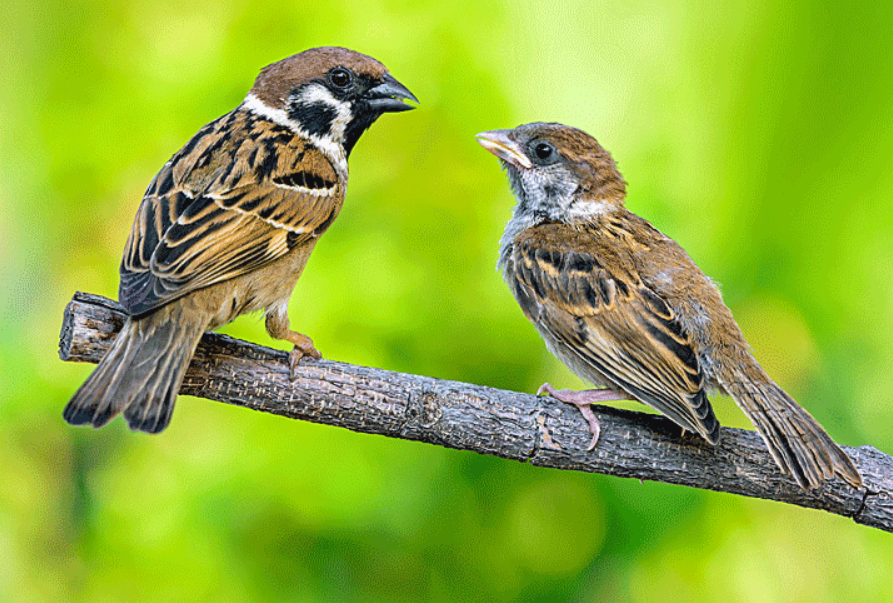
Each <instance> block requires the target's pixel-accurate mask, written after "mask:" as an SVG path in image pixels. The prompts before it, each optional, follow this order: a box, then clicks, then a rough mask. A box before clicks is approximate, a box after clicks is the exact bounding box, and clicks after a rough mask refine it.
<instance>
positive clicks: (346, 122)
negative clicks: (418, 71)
mask: <svg viewBox="0 0 893 603" xmlns="http://www.w3.org/2000/svg"><path fill="white" fill-rule="evenodd" d="M404 100H411V101H413V102H416V103H417V102H418V99H416V97H415V96H414V95H413V94H412V92H410V91H409V90H408V89H407V88H406V87H405V86H404V85H403V84H401V83H400V82H398V81H397V80H396V79H395V78H394V77H393V76H392V75H391V74H390V73H388V70H387V69H386V68H385V66H384V65H382V64H381V63H379V62H378V61H376V60H375V59H373V58H372V57H369V56H366V55H364V54H360V53H358V52H354V51H352V50H348V49H346V48H337V47H323V48H311V49H310V50H305V51H304V52H302V53H299V54H296V55H293V56H290V57H288V58H285V59H282V60H281V61H279V62H277V63H273V64H272V65H268V66H267V67H264V68H263V69H262V70H261V72H260V75H258V76H257V80H256V81H255V83H254V87H253V88H252V89H251V91H250V92H249V93H248V96H247V97H246V99H245V104H246V105H247V106H248V108H249V109H251V110H253V111H254V112H255V113H259V114H261V115H263V116H265V117H267V118H270V119H273V120H274V121H277V122H279V123H282V125H286V126H288V127H290V128H291V129H293V130H295V131H296V132H297V133H299V134H302V135H305V136H307V137H308V138H310V139H311V140H312V141H314V142H316V143H317V144H318V145H319V146H323V147H325V146H331V145H337V146H339V147H341V148H343V149H344V155H345V156H346V155H349V154H350V151H351V150H352V149H353V147H354V145H355V144H356V143H357V140H359V138H360V135H362V133H363V132H364V131H366V129H367V128H369V126H371V125H372V124H373V123H374V122H375V120H376V119H378V118H379V117H381V115H382V114H384V113H392V112H397V111H407V110H409V109H413V108H414V107H413V105H408V104H406V103H405V102H403V101H404Z"/></svg>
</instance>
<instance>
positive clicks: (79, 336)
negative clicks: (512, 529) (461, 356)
mask: <svg viewBox="0 0 893 603" xmlns="http://www.w3.org/2000/svg"><path fill="white" fill-rule="evenodd" d="M124 319H125V314H124V312H123V310H122V309H121V307H120V306H119V305H118V304H117V303H116V302H113V301H111V300H108V299H105V298H103V297H99V296H96V295H90V294H86V293H76V294H75V295H74V297H73V298H72V300H71V302H70V303H69V304H68V306H67V307H66V308H65V317H64V321H63V325H62V333H61V337H60V342H59V355H60V357H61V358H62V360H71V361H80V362H94V363H95V362H98V361H99V360H100V358H102V356H103V354H104V353H105V351H106V349H107V348H108V347H109V344H110V341H111V340H112V339H113V338H114V335H115V334H116V333H117V332H118V330H120V328H121V326H122V324H123V322H124ZM180 393H182V394H188V395H192V396H200V397H202V398H209V399H211V400H217V401H220V402H226V403H228V404H235V405H237V406H244V407H246V408H251V409H254V410H261V411H264V412H269V413H273V414H277V415H282V416H285V417H289V418H292V419H303V420H305V421H312V422H314V423H323V424H326V425H336V426H338V427H346V428H347V429H351V430H353V431H359V432H363V433H376V434H380V435H384V436H388V437H394V438H403V439H406V440H417V441H420V442H427V443H429V444H435V445H439V446H446V447H449V448H457V449H461V450H473V451H475V452H479V453H481V454H491V455H494V456H499V457H503V458H507V459H513V460H516V461H522V462H529V463H531V464H533V465H538V466H542V467H553V468H556V469H574V470H577V471H589V472H593V473H604V474H607V475H616V476H620V477H632V478H638V479H641V480H646V479H647V480H655V481H661V482H666V483H670V484H682V485H685V486H691V487H694V488H704V489H709V490H716V491H720V492H730V493H732V494H740V495H743V496H752V497H756V498H766V499H770V500H777V501H780V502H786V503H790V504H794V505H799V506H801V507H808V508H814V509H824V510H826V511H828V512H831V513H836V514H838V515H844V516H846V517H852V518H853V519H854V520H855V521H856V522H857V523H861V524H864V525H868V526H873V527H876V528H880V529H882V530H886V531H888V532H893V457H891V456H889V455H887V454H885V453H883V452H881V451H879V450H877V449H876V448H873V447H871V446H860V447H858V448H849V447H844V448H845V450H846V451H847V453H848V454H849V455H850V456H851V457H852V458H853V460H854V461H855V463H856V466H857V467H858V468H859V471H860V472H861V473H862V476H863V478H864V480H865V488H863V489H862V490H854V489H852V488H850V487H848V486H847V485H846V484H845V483H844V482H843V481H841V480H839V479H836V478H835V479H832V480H830V481H829V482H828V483H826V484H825V486H824V488H822V489H820V490H817V491H815V492H810V491H806V490H803V489H801V488H800V487H798V486H797V484H796V483H795V482H794V481H793V480H792V479H791V478H789V477H787V476H784V475H782V474H781V473H779V470H778V467H777V466H776V464H775V462H774V461H773V459H772V457H771V456H770V455H769V452H768V450H767V449H766V447H765V445H764V444H763V442H762V440H761V439H760V437H759V436H758V435H757V434H756V433H754V432H750V431H745V430H741V429H730V428H723V430H722V432H723V433H722V441H721V443H720V444H719V445H718V446H716V447H712V446H710V445H709V444H707V443H706V442H704V441H703V440H702V439H701V438H699V437H697V436H695V435H693V434H687V435H685V436H681V435H680V429H679V427H678V426H676V425H675V424H674V423H672V422H671V421H670V420H669V419H666V418H664V417H661V416H657V415H652V414H645V413H637V412H631V411H626V410H619V409H614V408H608V407H603V406H593V410H594V411H595V414H596V415H597V416H598V418H599V420H600V421H601V425H602V430H601V438H600V439H599V442H598V447H597V448H596V449H595V450H594V451H593V452H587V451H586V446H587V445H588V443H589V439H590V434H589V430H588V429H587V428H586V425H585V424H584V421H583V419H582V418H581V417H580V414H579V413H578V412H577V411H576V410H575V409H573V408H571V407H569V406H567V405H565V404H562V403H561V402H558V401H556V400H554V399H551V398H537V397H536V396H534V395H531V394H519V393H516V392H509V391H503V390H498V389H493V388H489V387H483V386H479V385H471V384H468V383H460V382H457V381H445V380H442V379H434V378H431V377H422V376H418V375H409V374H405V373H396V372H392V371H385V370H381V369H375V368H368V367H362V366H354V365H350V364H345V363H342V362H333V361H330V360H319V361H304V362H303V363H302V364H301V365H300V367H299V369H298V373H297V378H296V379H295V380H294V381H290V380H289V374H288V361H287V355H286V353H285V352H282V351H279V350H273V349H269V348H265V347H262V346H259V345H255V344H252V343H247V342H245V341H240V340H237V339H233V338H231V337H227V336H226V335H219V334H215V333H206V334H205V335H204V337H203V338H202V341H201V343H200V344H199V347H198V350H197V352H196V355H195V358H194V359H193V361H192V365H191V366H190V368H189V371H188V372H187V374H186V380H185V381H184V383H183V387H182V388H181V390H180Z"/></svg>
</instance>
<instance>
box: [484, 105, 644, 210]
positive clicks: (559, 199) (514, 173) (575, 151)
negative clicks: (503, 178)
mask: <svg viewBox="0 0 893 603" xmlns="http://www.w3.org/2000/svg"><path fill="white" fill-rule="evenodd" d="M477 139H478V142H479V143H480V144H481V145H482V146H483V147H484V148H485V149H487V150H488V151H490V152H491V153H493V154H494V155H496V157H498V158H499V159H500V160H501V161H502V165H503V167H505V169H506V171H507V172H508V175H509V182H510V183H511V186H512V190H513V191H514V193H515V196H516V197H517V200H518V205H517V206H516V207H515V214H514V215H515V218H519V219H522V220H524V221H525V222H529V223H531V224H538V223H541V222H566V223H575V222H587V221H591V220H592V219H594V218H595V217H597V216H599V215H602V214H605V213H607V212H610V211H612V210H614V209H616V208H618V207H621V206H622V205H623V199H624V197H625V195H626V182H625V181H624V180H623V177H622V176H621V175H620V172H618V171H617V166H616V164H615V163H614V160H613V159H612V158H611V155H610V153H608V152H607V151H606V150H605V149H604V148H602V146H601V145H600V144H599V143H598V142H597V141H596V140H595V139H594V138H593V137H592V136H590V135H589V134H587V133H586V132H583V131H582V130H578V129H576V128H571V127H569V126H564V125H561V124H550V123H532V124H526V125H523V126H518V127H517V128H515V129H513V130H491V131H489V132H481V133H480V134H478V135H477Z"/></svg>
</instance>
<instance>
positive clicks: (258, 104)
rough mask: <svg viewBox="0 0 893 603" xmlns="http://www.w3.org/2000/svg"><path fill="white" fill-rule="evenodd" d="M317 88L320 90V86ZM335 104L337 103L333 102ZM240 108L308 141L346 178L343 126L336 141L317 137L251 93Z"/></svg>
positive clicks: (342, 105)
mask: <svg viewBox="0 0 893 603" xmlns="http://www.w3.org/2000/svg"><path fill="white" fill-rule="evenodd" d="M317 87H319V88H322V86H317ZM323 90H325V88H323ZM327 92H328V91H327ZM329 98H330V99H332V100H335V99H334V98H333V97H332V95H331V94H329ZM323 102H325V101H323ZM335 102H338V101H337V100H335ZM242 106H243V107H244V108H245V109H247V110H248V111H250V112H251V113H254V114H255V115H257V116H259V117H263V118H264V119H269V120H270V121H272V122H273V123H276V124H279V125H280V126H283V127H285V128H288V129H289V130H291V131H292V132H294V133H295V134H296V135H298V136H300V137H301V138H303V139H304V140H308V141H310V143H311V144H312V145H313V146H315V147H316V148H317V149H319V150H320V151H322V152H323V154H324V155H325V156H326V157H327V158H328V159H329V161H331V162H332V165H333V166H334V168H335V169H336V170H337V171H338V174H339V176H341V177H342V178H344V179H346V178H347V157H345V156H344V146H343V145H342V142H341V141H342V139H343V136H344V126H342V127H341V130H340V132H341V134H340V137H339V138H338V140H335V139H334V138H332V137H329V136H317V135H315V134H311V133H309V132H308V131H306V130H305V129H304V128H303V127H302V126H301V124H299V123H298V122H296V121H295V120H293V119H292V118H290V117H289V116H288V113H286V112H285V110H283V109H275V108H273V107H270V106H269V105H267V104H266V103H264V102H263V101H262V100H260V99H259V98H257V97H256V96H255V95H253V94H251V93H249V94H248V96H246V97H245V100H244V101H243V102H242ZM340 106H341V107H344V104H343V103H342V104H341V105H340ZM344 110H345V111H347V112H348V121H349V119H350V118H349V113H350V108H349V107H346V108H345V109H344ZM339 111H340V110H339ZM339 111H336V115H337V117H336V119H335V121H338V120H339V119H342V115H341V113H340V112H339ZM345 126H346V122H345Z"/></svg>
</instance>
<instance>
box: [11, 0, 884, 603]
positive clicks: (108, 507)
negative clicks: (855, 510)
mask: <svg viewBox="0 0 893 603" xmlns="http://www.w3.org/2000/svg"><path fill="white" fill-rule="evenodd" d="M891 30H893V4H890V3H881V2H867V3H858V2H857V3H853V2H849V1H843V0H831V1H824V0H814V1H793V2H785V3H779V2H774V1H771V0H756V1H755V0H738V1H734V2H724V3H719V4H717V3H714V2H707V1H705V0H695V1H694V2H681V1H679V2H676V1H674V2H666V1H665V0H635V1H629V0H612V1H606V2H594V3H593V2H565V3H559V2H524V3H522V2H512V3H505V4H502V3H495V4H494V3H487V2H482V1H480V0H471V1H465V0H456V1H454V2H450V3H437V2H430V1H418V0H416V1H413V2H408V1H407V2H401V1H397V0H378V1H374V0H373V1H366V2H363V3H361V4H360V3H357V4H351V3H347V2H337V1H336V2H313V3H283V2H270V1H266V0H264V1H259V0H255V1H251V2H248V1H247V0H235V1H232V2H226V3H220V2H214V1H212V2H209V1H207V0H193V1H192V2H188V3H179V2H178V3H170V4H165V3H160V2H154V1H151V0H132V1H130V2H126V3H125V2H107V3H100V2H84V1H82V0H75V1H71V2H47V1H45V0H35V1H31V2H23V1H18V0H13V1H12V2H11V3H10V2H5V3H3V4H2V6H0V33H2V35H0V68H2V72H0V80H2V85H0V99H2V113H3V114H2V118H0V145H2V158H3V169H2V170H0V400H2V403H0V433H2V436H0V601H10V602H14V601H63V600H64V601H68V600H71V601H121V600H127V601H159V600H167V601H202V600H214V601H220V602H227V601H244V600H259V601H261V600H263V601H393V600H402V601H415V600H454V599H458V600H506V599H517V600H544V601H554V600H606V601H610V600H630V601H666V600H668V599H670V600H687V601H724V602H728V601H842V600H851V601H854V600H875V601H879V600H883V599H884V597H893V594H891V590H890V584H891V583H890V575H891V570H893V538H891V536H890V535H889V534H885V533H882V532H878V531H875V530H872V529H869V528H865V527H861V526H858V525H856V524H854V523H853V522H852V521H850V520H847V519H844V518H841V517H837V516H832V515H828V514H825V513H822V512H818V511H809V510H803V509H799V508H794V507H789V506H785V505H781V504H777V503H771V502H765V501H758V500H748V499H742V498H739V497H735V496H731V495H723V494H716V493H707V492H701V491H697V490H691V489H685V488H682V487H674V486H666V485H662V484H655V483H644V484H640V483H639V482H638V481H632V480H622V479H618V478H608V477H602V476H594V475H584V474H574V473H570V472H559V471H555V470H546V469H540V468H535V467H530V466H527V465H523V464H519V463H514V462H510V461H505V460H500V459H496V458H488V457H483V456H478V455H475V454H472V453H466V452H457V451H452V450H445V449H441V448H437V447H433V446H428V445H422V444H418V443H411V442H403V441H397V440H389V439H386V438H383V437H378V436H368V435H359V434H354V433H351V432H348V431H344V430H339V429H335V428H331V427H322V426H316V425H310V424H304V423H300V422H297V421H288V420H285V419H282V418H277V417H274V416H270V415H264V414H262V413H257V412H249V411H246V410H244V409H240V408H235V407H230V406H226V405H223V404H218V403H214V402H208V401H205V400H199V399H194V398H181V400H180V402H179V403H178V407H177V411H176V413H175V417H174V421H173V423H172V425H171V427H170V428H169V429H168V430H167V431H166V432H165V433H164V434H163V435H161V436H159V437H148V436H144V435H138V434H131V433H130V432H129V431H128V430H127V429H126V426H125V425H124V424H123V422H122V421H120V420H119V421H116V422H114V423H113V424H111V425H109V426H108V427H106V428H105V429H102V430H99V431H92V430H87V429H75V428H71V427H69V426H67V425H65V424H64V423H63V421H62V419H61V411H62V408H63V406H64V404H65V402H66V401H67V399H68V397H69V396H70V395H71V393H72V392H73V391H74V389H75V388H76V387H77V386H78V385H79V384H80V382H81V381H82V380H83V379H84V378H85V377H86V375H87V374H88V372H89V371H90V370H91V367H90V366H86V365H75V364H64V363H62V362H61V361H59V359H58V357H57V355H56V346H57V338H58V332H59V326H60V320H61V316H62V309H63V307H64V306H65V303H66V302H67V301H68V299H69V298H70V297H71V295H72V293H73V292H74V291H75V290H84V291H90V292H94V293H100V294H104V295H107V296H111V297H115V294H116V291H117V282H118V281H117V266H118V262H119V259H120V254H121V251H122V249H123V245H124V241H125V238H126V236H127V233H128V230H129V226H130V223H131V220H132V217H133V214H134V212H135V210H136V207H137V204H138V202H139V199H140V197H141V194H142V191H143V190H144V189H145V187H146V185H147V184H148V182H149V181H150V180H151V178H152V177H153V175H154V174H155V173H156V171H157V170H158V169H159V168H160V166H161V165H162V164H163V163H164V162H165V161H166V160H167V159H168V158H169V157H170V155H171V154H173V152H174V151H176V150H177V149H178V148H179V147H180V146H181V145H182V144H184V143H185V142H186V141H187V140H188V139H189V137H190V136H192V134H193V133H195V132H196V131H197V130H198V128H200V127H201V126H202V125H203V124H205V123H207V122H209V121H211V120H212V119H214V118H216V117H218V116H220V115H222V114H224V113H226V112H228V111H229V110H230V109H232V108H233V107H235V106H236V105H237V104H238V103H239V102H240V101H241V99H242V98H243V96H244V94H245V93H246V91H247V90H248V88H249V87H250V86H251V84H252V82H253V79H254V77H255V75H256V73H257V71H258V70H259V69H260V67H262V66H264V65H266V64H268V63H271V62H273V61H276V60H279V59H281V58H283V57H284V56H287V55H289V54H293V53H295V52H298V51H300V50H303V49H305V48H308V47H312V46H318V45H344V46H348V47H351V48H354V49H356V50H359V51H362V52H365V53H368V54H371V55H373V56H375V57H377V58H379V59H380V60H382V61H383V62H384V63H386V64H387V65H388V67H389V68H390V70H391V71H392V73H393V74H394V75H395V76H396V77H397V78H398V79H400V80H401V81H402V82H404V83H405V84H406V85H407V86H409V87H410V88H411V89H412V90H413V92H415V93H416V95H417V96H418V97H419V99H421V102H422V104H421V106H420V107H419V109H418V110H416V111H413V112H411V113H406V114H401V115H399V116H391V115H387V116H384V117H383V118H382V119H381V120H380V121H379V122H378V123H377V124H376V125H375V126H374V127H373V128H372V130H370V132H369V133H367V134H366V135H365V136H364V138H363V139H362V140H361V141H360V143H359V145H358V146H357V148H356V150H355V151H354V153H353V156H352V157H351V173H352V178H351V183H350V190H349V192H348V198H347V202H346V205H345V209H344V211H343V212H342V214H341V216H340V217H339V219H338V221H337V222H336V223H335V226H334V227H333V228H332V229H331V230H330V231H329V232H328V233H327V234H326V236H325V237H324V238H323V240H322V243H321V244H320V245H319V246H318V248H317V250H316V252H315V254H314V256H313V258H312V259H311V261H310V263H309V266H308V269H307V272H306V273H305V275H304V276H303V277H302V279H301V281H300V283H299V286H298V288H297V291H296V293H295V295H294V296H293V297H292V303H291V314H292V317H293V323H294V324H296V325H297V326H298V327H299V328H300V329H301V330H302V331H303V332H306V333H309V334H310V335H312V337H313V338H314V340H315V342H316V343H317V345H318V346H319V348H320V349H321V350H322V351H323V353H324V354H325V355H326V356H327V357H328V358H332V359H337V360H343V361H347V362H352V363H358V364H365V365H371V366H377V367H383V368H387V369H395V370H400V371H408V372H413V373H418V374H424V375H432V376H436V377H443V378H449V379H457V380H462V381H469V382H473V383H479V384H486V385H491V386H496V387H501V388H507V389H513V390H518V391H527V392H531V391H534V390H535V388H536V387H537V386H538V385H539V384H540V383H542V382H543V381H545V380H549V381H551V382H552V383H555V384H560V385H562V386H569V387H580V386H582V383H581V382H579V381H578V380H576V379H575V378H574V377H572V376H571V375H570V373H569V372H568V371H567V370H566V369H564V368H563V367H562V366H561V365H560V364H559V363H558V362H557V361H555V360H554V359H553V358H552V357H550V355H549V354H548V353H547V352H546V350H545V348H544V346H543V344H542V343H541V341H540V339H539V337H538V336H537V335H536V333H535V331H534V329H533V328H532V327H531V326H530V325H529V324H528V323H527V322H526V320H525V319H524V317H523V315H522V314H521V312H520V310H519V309H518V308H517V307H516V305H515V302H514V301H513V299H512V298H511V295H510V294H509V292H508V290H507V288H506V287H505V286H504V284H503V283H502V282H501V278H500V277H499V275H498V274H497V273H496V272H495V270H494V265H495V261H496V246H497V240H498V238H499V236H500V234H501V232H502V228H503V225H504V223H505V221H506V220H507V218H508V217H509V214H510V209H511V206H512V204H513V201H512V199H511V197H510V194H509V191H508V187H507V186H506V182H505V177H504V175H503V174H501V173H500V170H499V167H498V164H497V162H496V160H495V159H494V158H493V157H492V156H490V155H489V154H488V153H486V152H484V151H483V150H482V149H481V148H480V147H479V146H478V145H477V144H476V143H475V141H474V138H473V135H474V134H475V133H476V132H479V131H482V130H487V129H493V128H502V127H513V126H515V125H518V124H520V123H524V122H528V121H535V120H543V121H553V120H554V121H561V122H565V123H568V124H573V125H575V126H578V127H581V128H583V129H585V130H587V131H589V132H590V133H592V134H593V135H595V136H596V137H597V138H598V139H599V140H600V142H602V144H604V146H605V147H606V148H608V149H610V150H611V151H612V152H613V153H614V155H615V157H616V159H617V160H618V163H619V165H620V168H621V171H622V172H623V174H624V176H625V177H626V179H627V180H628V181H629V183H630V186H629V191H630V194H629V202H628V205H629V207H630V208H631V209H632V210H633V211H636V212H637V213H640V214H642V215H644V216H646V217H647V218H648V219H649V220H651V221H652V222H653V223H654V224H655V225H656V226H657V227H658V228H660V229H661V230H663V231H664V232H666V233H668V234H670V235H671V236H673V237H674V238H676V239H677V240H678V241H680V242H681V244H682V245H683V246H684V247H685V248H686V249H687V250H688V251H689V253H690V254H691V255H692V256H693V257H694V258H695V259H696V260H697V261H698V262H699V264H700V265H701V266H702V267H703V268H704V269H705V271H706V272H707V273H708V274H710V275H711V276H713V277H714V278H715V279H717V280H718V281H719V282H720V283H722V284H723V285H724V288H723V290H724V295H725V299H726V301H727V303H728V304H729V305H730V306H731V307H732V309H733V311H734V313H735V316H736V317H737V318H738V320H739V322H740V324H741V326H742V328H743V330H744V332H745V334H746V335H747V336H748V338H749V340H750V342H751V344H752V345H753V347H754V349H755V351H756V355H757V357H758V358H759V359H760V360H761V361H762V362H763V364H764V366H766V368H767V369H768V370H769V372H770V373H771V374H772V375H773V376H774V377H775V379H776V380H777V381H779V382H780V383H781V384H782V385H783V386H784V387H785V388H786V389H787V390H788V391H789V392H790V393H791V394H793V395H794V396H795V397H796V398H797V399H798V400H799V401H800V402H801V403H802V404H803V405H804V406H805V407H807V408H808V409H809V410H810V411H811V412H812V413H813V414H814V415H815V416H816V417H817V418H818V419H819V421H820V422H821V423H822V424H824V425H825V426H826V427H827V429H828V431H829V432H830V433H831V434H832V435H833V436H834V437H835V438H836V439H837V440H838V441H840V442H842V443H845V444H850V445H860V444H866V443H868V444H872V445H874V446H876V447H878V448H880V449H882V450H885V451H887V452H893V405H891V404H890V397H891V391H893V371H891V366H893V344H891V341H890V338H891V335H890V334H891V333H893V208H891V202H893V163H891V157H893V43H891V38H890V35H891V34H890V32H891ZM225 331H226V332H228V333H230V334H233V335H235V336H238V337H243V338H247V339H250V340H252V341H257V342H259V343H262V344H265V345H275V344H273V343H272V342H271V341H270V339H269V338H268V337H267V336H266V334H265V333H264V329H263V325H262V322H261V321H260V320H259V319H258V318H256V317H245V318H241V319H239V320H238V321H237V322H236V323H235V324H234V325H231V326H230V327H228V328H227V329H225ZM715 406H716V410H717V414H718V415H719V417H720V419H721V421H722V422H723V423H724V424H726V425H732V426H739V427H749V426H748V424H747V422H746V420H745V419H744V417H743V415H741V413H740V412H739V411H738V410H737V409H736V408H735V407H734V404H733V403H732V402H731V401H730V400H729V399H728V398H722V397H718V398H716V399H715ZM631 407H632V406H631ZM582 428H584V427H583V424H582V422H581V429H582Z"/></svg>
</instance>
